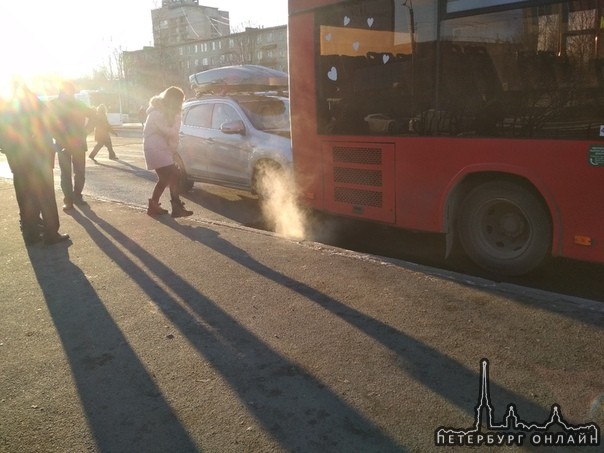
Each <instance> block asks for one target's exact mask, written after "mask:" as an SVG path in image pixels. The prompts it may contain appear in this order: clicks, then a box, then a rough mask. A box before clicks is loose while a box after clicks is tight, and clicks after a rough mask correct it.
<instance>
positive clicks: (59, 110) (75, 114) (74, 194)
mask: <svg viewBox="0 0 604 453" xmlns="http://www.w3.org/2000/svg"><path fill="white" fill-rule="evenodd" d="M51 111H52V131H53V136H54V139H55V142H56V144H57V147H58V152H57V155H58V158H59V167H60V168H61V189H62V190H63V210H64V211H70V210H72V209H73V205H74V203H75V204H78V205H85V204H86V202H85V201H84V199H83V198H82V190H83V189H84V182H85V181H86V176H85V172H86V151H88V146H87V144H86V136H87V135H88V133H89V132H91V131H92V128H93V127H94V122H95V119H96V112H95V111H94V110H93V109H91V108H90V107H88V106H87V105H86V104H84V103H83V102H81V101H78V100H77V99H76V97H75V87H74V86H73V84H71V83H64V84H63V86H62V87H61V91H60V93H59V97H58V98H57V99H53V100H52V101H51ZM72 174H73V179H72Z"/></svg>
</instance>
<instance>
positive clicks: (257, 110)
mask: <svg viewBox="0 0 604 453" xmlns="http://www.w3.org/2000/svg"><path fill="white" fill-rule="evenodd" d="M239 105H240V106H241V108H242V109H243V110H244V111H245V113H246V115H247V116H248V117H249V119H250V121H251V122H252V124H253V125H254V127H255V128H256V129H259V130H262V131H268V130H275V129H279V130H289V103H288V102H287V101H285V100H281V99H276V98H275V99H258V100H249V101H239Z"/></svg>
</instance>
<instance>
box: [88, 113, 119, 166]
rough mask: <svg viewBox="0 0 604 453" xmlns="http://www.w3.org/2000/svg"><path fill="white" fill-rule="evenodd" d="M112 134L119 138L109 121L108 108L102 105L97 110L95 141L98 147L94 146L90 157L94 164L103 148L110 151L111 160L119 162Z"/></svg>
mask: <svg viewBox="0 0 604 453" xmlns="http://www.w3.org/2000/svg"><path fill="white" fill-rule="evenodd" d="M111 134H113V135H115V136H116V137H117V133H116V132H115V130H114V129H113V127H111V124H109V120H108V119H107V107H105V104H101V105H99V106H98V107H97V108H96V123H95V128H94V140H95V141H96V145H94V148H92V151H91V152H90V154H89V155H88V157H89V158H90V159H92V160H93V161H94V162H96V160H95V157H96V155H97V154H98V152H99V151H100V149H101V148H102V147H103V146H105V147H106V148H107V151H109V159H111V160H117V156H116V155H115V151H113V142H112V141H111Z"/></svg>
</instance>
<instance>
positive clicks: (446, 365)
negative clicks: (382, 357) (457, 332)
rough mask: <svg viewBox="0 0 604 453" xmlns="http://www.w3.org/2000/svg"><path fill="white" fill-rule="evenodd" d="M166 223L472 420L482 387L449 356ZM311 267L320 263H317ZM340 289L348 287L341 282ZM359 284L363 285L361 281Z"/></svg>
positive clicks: (538, 411) (203, 235)
mask: <svg viewBox="0 0 604 453" xmlns="http://www.w3.org/2000/svg"><path fill="white" fill-rule="evenodd" d="M164 223H165V225H166V226H169V227H170V228H173V229H174V230H175V231H178V232H179V233H181V234H183V235H184V236H186V237H187V238H189V239H191V240H193V241H197V242H200V243H202V244H203V245H205V246H206V247H208V248H210V249H212V250H214V251H216V252H218V253H220V254H222V255H224V256H226V257H227V258H229V259H231V260H233V261H235V262H237V263H238V264H240V265H241V266H243V267H245V268H247V269H249V270H251V271H253V272H255V273H257V274H258V275H259V276H261V277H262V278H264V279H266V280H267V281H272V282H275V283H277V284H279V285H282V286H284V287H287V288H288V289H289V290H291V291H293V292H296V293H298V294H299V295H301V296H303V297H304V298H305V299H306V300H307V301H308V302H309V303H311V304H315V305H317V306H318V307H321V308H322V309H324V310H326V312H328V313H330V314H332V315H335V316H338V317H339V318H340V319H342V320H343V321H344V322H346V323H348V324H350V325H351V326H353V327H355V328H356V329H358V330H359V331H361V332H363V333H364V334H365V335H367V336H369V337H371V338H373V339H374V340H375V341H377V342H379V343H381V344H382V345H383V346H384V347H386V348H388V349H389V350H391V351H392V352H393V353H394V354H396V355H397V356H398V361H397V364H398V366H399V368H400V369H401V370H403V371H404V372H405V373H406V374H408V375H409V376H410V377H412V378H413V379H414V380H416V381H417V382H419V383H421V384H422V385H424V386H425V387H427V388H429V389H430V390H431V391H432V392H434V393H436V394H438V395H440V396H441V397H442V398H444V399H445V400H447V401H449V402H451V403H452V404H454V405H455V406H457V407H458V408H459V409H460V410H462V411H465V412H466V413H467V414H468V415H474V413H475V406H474V404H473V403H472V399H471V398H472V397H473V396H474V395H476V385H477V383H479V382H480V374H479V369H478V368H477V369H471V368H468V367H467V366H466V365H465V364H463V363H461V362H459V361H457V360H455V359H453V358H451V357H449V356H448V354H447V353H446V352H444V351H440V350H438V349H436V348H434V347H432V346H431V345H429V344H426V343H424V342H422V341H420V340H418V339H416V338H413V337H412V336H410V335H408V334H406V333H405V332H403V331H401V330H399V329H396V328H394V327H392V326H390V325H389V324H388V323H387V322H385V321H383V320H380V319H376V318H373V317H371V316H368V315H367V314H365V313H363V312H361V311H359V310H357V309H355V308H354V307H352V306H350V305H348V304H346V303H345V302H343V301H340V300H338V299H336V298H334V297H332V296H330V295H329V294H327V293H325V292H322V291H319V290H317V289H315V288H313V287H312V286H310V285H308V284H306V283H304V282H302V281H299V280H296V279H295V278H292V277H290V276H288V275H286V274H284V273H282V272H279V271H278V270H276V269H273V268H271V267H269V266H267V265H266V264H264V263H262V262H260V261H258V260H257V259H255V258H254V257H253V256H251V255H249V254H248V253H247V252H246V251H245V250H243V249H241V248H239V247H237V246H236V245H234V244H233V243H231V242H229V241H227V240H225V239H224V238H222V237H221V236H220V234H218V233H217V232H215V231H213V230H211V229H208V228H204V227H199V226H191V225H187V224H181V223H178V222H174V221H171V220H165V221H164ZM245 234H247V233H245ZM315 265H319V264H318V263H315ZM342 284H347V283H346V282H343V283H342ZM358 284H362V282H359V283H358ZM443 377H444V378H443ZM490 389H491V391H492V393H493V395H497V398H498V401H503V402H504V404H508V403H509V402H512V401H513V402H515V404H516V406H517V407H520V408H522V409H521V410H522V414H523V415H524V416H527V417H529V418H532V419H534V420H542V419H545V418H546V417H547V409H546V408H543V407H541V406H539V405H538V404H536V403H535V402H533V401H532V400H530V399H529V398H526V397H524V396H523V395H521V394H519V393H516V392H514V391H513V390H510V389H508V388H505V387H503V386H501V385H498V384H497V383H491V385H490Z"/></svg>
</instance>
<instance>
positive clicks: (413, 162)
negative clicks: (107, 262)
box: [395, 137, 604, 262]
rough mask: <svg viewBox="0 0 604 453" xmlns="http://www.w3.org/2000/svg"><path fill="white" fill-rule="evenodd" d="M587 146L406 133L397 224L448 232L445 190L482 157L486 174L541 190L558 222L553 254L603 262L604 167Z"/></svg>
mask: <svg viewBox="0 0 604 453" xmlns="http://www.w3.org/2000/svg"><path fill="white" fill-rule="evenodd" d="M537 145H538V147H537ZM590 146H591V143H589V142H585V141H559V140H551V141H540V142H536V141H533V140H496V139H462V138H457V139H450V138H448V139H444V138H428V137H424V138H409V139H401V140H400V141H397V142H396V171H395V172H396V225H397V226H399V227H401V228H406V229H412V230H419V231H429V232H443V231H445V213H444V209H445V206H446V203H447V197H448V195H449V194H450V192H451V190H452V189H453V187H454V186H455V184H456V181H460V180H462V179H463V178H464V177H465V176H468V175H470V174H472V173H475V172H476V170H477V168H476V163H477V162H481V165H480V168H481V170H482V171H483V172H500V173H508V174H512V175H516V176H520V177H522V178H524V179H526V180H527V181H528V182H529V183H530V184H532V185H533V186H534V187H535V189H536V190H537V191H538V192H539V193H540V195H541V197H542V198H543V199H544V201H545V202H546V204H547V205H548V208H549V210H550V212H551V214H552V220H553V221H554V222H555V224H554V235H555V236H554V237H555V239H554V241H555V243H554V246H555V247H554V250H553V254H554V255H560V256H566V257H569V258H575V259H580V260H586V261H598V262H604V220H602V219H603V216H602V213H603V212H604V198H603V197H602V196H601V193H602V187H603V185H604V168H603V167H594V166H590V165H589V162H588V156H589V149H590ZM581 238H591V245H585V244H581V242H584V240H582V239H581ZM556 239H558V240H559V243H558V244H557V246H556Z"/></svg>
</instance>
